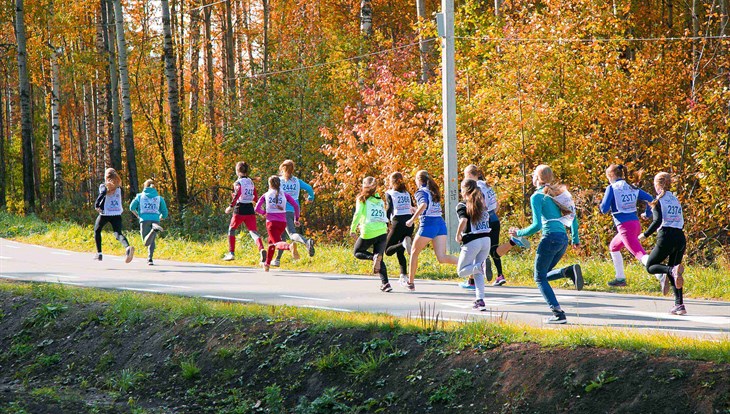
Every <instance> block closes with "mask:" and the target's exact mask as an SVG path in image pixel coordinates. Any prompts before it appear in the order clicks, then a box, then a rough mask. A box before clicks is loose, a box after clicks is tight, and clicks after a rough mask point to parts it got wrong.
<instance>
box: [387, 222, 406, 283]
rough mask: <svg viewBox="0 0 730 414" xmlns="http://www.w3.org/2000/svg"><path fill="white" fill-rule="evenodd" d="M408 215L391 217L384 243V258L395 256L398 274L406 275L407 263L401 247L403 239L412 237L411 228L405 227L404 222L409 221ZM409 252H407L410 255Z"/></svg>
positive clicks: (403, 248) (403, 249)
mask: <svg viewBox="0 0 730 414" xmlns="http://www.w3.org/2000/svg"><path fill="white" fill-rule="evenodd" d="M411 217H413V216H411V215H410V214H404V215H401V216H393V219H392V220H391V222H392V223H393V224H392V225H391V226H390V231H389V232H388V237H387V239H386V241H385V254H386V256H392V255H394V254H395V255H396V257H397V258H398V265H399V266H400V274H402V275H407V274H408V262H407V261H406V255H405V254H404V253H405V251H406V249H405V247H403V244H402V243H403V239H405V238H406V237H413V226H411V227H408V226H406V221H408V220H410V219H411ZM410 253H411V252H408V254H410Z"/></svg>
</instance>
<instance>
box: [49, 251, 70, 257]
mask: <svg viewBox="0 0 730 414" xmlns="http://www.w3.org/2000/svg"><path fill="white" fill-rule="evenodd" d="M51 254H55V255H58V256H71V253H67V252H51Z"/></svg>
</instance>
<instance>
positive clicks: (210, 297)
mask: <svg viewBox="0 0 730 414" xmlns="http://www.w3.org/2000/svg"><path fill="white" fill-rule="evenodd" d="M203 297H204V298H208V299H218V300H230V301H234V302H253V299H244V298H231V297H228V296H214V295H204V296H203Z"/></svg>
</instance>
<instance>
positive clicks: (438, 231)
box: [417, 217, 448, 239]
mask: <svg viewBox="0 0 730 414" xmlns="http://www.w3.org/2000/svg"><path fill="white" fill-rule="evenodd" d="M417 235H418V236H421V237H428V238H429V239H433V238H435V237H436V236H447V235H448V232H447V230H446V221H444V219H443V217H421V225H420V226H419V227H418V233H417Z"/></svg>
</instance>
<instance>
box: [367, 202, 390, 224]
mask: <svg viewBox="0 0 730 414" xmlns="http://www.w3.org/2000/svg"><path fill="white" fill-rule="evenodd" d="M365 213H366V214H367V217H366V218H365V222H366V223H387V222H388V218H387V217H386V216H385V206H384V205H383V200H379V199H374V198H372V197H371V198H368V199H367V200H366V201H365Z"/></svg>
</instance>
